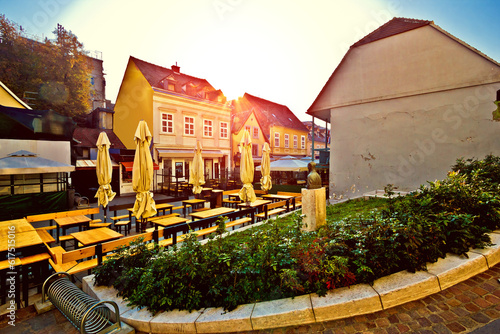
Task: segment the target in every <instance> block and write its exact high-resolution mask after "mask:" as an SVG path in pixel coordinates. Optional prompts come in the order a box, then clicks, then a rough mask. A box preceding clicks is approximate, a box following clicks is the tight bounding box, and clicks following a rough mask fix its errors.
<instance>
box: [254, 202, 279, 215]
mask: <svg viewBox="0 0 500 334" xmlns="http://www.w3.org/2000/svg"><path fill="white" fill-rule="evenodd" d="M282 212H286V201H279V202H275V203H270V204H266V205H264V209H263V211H262V212H261V213H259V214H257V215H255V216H256V217H257V220H267V219H269V216H273V215H278V214H280V213H282Z"/></svg>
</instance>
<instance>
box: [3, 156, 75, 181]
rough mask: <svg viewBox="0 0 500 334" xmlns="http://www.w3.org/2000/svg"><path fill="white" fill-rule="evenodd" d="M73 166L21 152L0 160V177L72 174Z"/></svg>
mask: <svg viewBox="0 0 500 334" xmlns="http://www.w3.org/2000/svg"><path fill="white" fill-rule="evenodd" d="M74 170H75V166H72V165H68V164H64V163H61V162H58V161H53V160H49V159H45V158H40V157H38V156H37V155H36V154H35V153H32V152H29V151H25V150H21V151H17V152H14V153H11V154H9V155H8V156H7V157H5V158H2V159H0V175H22V174H46V173H59V172H73V171H74Z"/></svg>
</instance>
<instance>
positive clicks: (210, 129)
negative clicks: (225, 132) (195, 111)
mask: <svg viewBox="0 0 500 334" xmlns="http://www.w3.org/2000/svg"><path fill="white" fill-rule="evenodd" d="M213 136H214V121H212V120H211V119H204V120H203V137H205V138H212V137H213Z"/></svg>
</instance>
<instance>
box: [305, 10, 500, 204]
mask: <svg viewBox="0 0 500 334" xmlns="http://www.w3.org/2000/svg"><path fill="white" fill-rule="evenodd" d="M499 90H500V64H499V63H498V62H496V61H495V60H493V59H491V58H489V57H488V56H486V55H484V54H483V53H481V52H480V51H478V50H477V49H475V48H473V47H471V46H470V45H468V44H466V43H465V42H463V41H461V40H460V39H458V38H457V37H455V36H453V35H451V34H449V33H448V32H446V31H444V30H443V29H441V28H440V27H439V26H437V25H436V24H434V22H432V21H424V20H414V19H406V18H394V19H392V20H390V21H389V22H387V23H386V24H384V25H382V26H381V27H380V28H378V29H376V30H375V31H373V32H372V33H370V34H368V35H367V36H365V37H364V38H362V39H361V40H359V41H358V42H356V43H355V44H353V45H352V46H351V47H350V49H349V50H348V52H347V53H346V54H345V56H344V58H343V59H342V61H341V62H340V64H339V65H338V66H337V68H336V69H335V71H334V72H333V74H332V75H331V76H330V79H329V80H328V81H327V83H326V84H325V86H324V87H323V88H322V90H321V91H320V92H319V94H318V96H317V98H316V100H315V101H314V103H313V104H312V105H311V107H310V108H309V110H308V112H307V113H308V114H309V115H312V116H314V117H315V118H319V119H321V120H323V121H327V122H329V123H330V124H331V151H330V183H331V184H330V192H331V195H333V194H335V195H336V196H338V195H343V196H349V197H351V196H356V195H360V194H363V193H365V192H368V191H372V190H377V189H383V188H384V186H386V185H387V184H393V185H394V186H395V187H397V188H398V189H399V190H401V191H411V190H415V189H416V188H418V187H419V186H420V185H422V184H425V183H426V182H427V181H433V180H436V179H443V178H444V177H446V174H447V172H448V171H449V170H450V166H452V165H453V164H454V163H455V161H456V159H457V158H460V157H466V158H472V157H474V158H483V157H484V156H485V155H487V154H495V155H499V154H500V140H499V139H500V137H499V129H500V123H499V122H498V120H499V119H500V118H499V117H498V115H497V116H495V114H494V113H493V112H494V111H495V109H496V107H495V106H494V102H495V101H496V100H498V97H497V92H498V91H499ZM492 113H493V114H492Z"/></svg>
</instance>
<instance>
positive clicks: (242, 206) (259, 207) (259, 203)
mask: <svg viewBox="0 0 500 334" xmlns="http://www.w3.org/2000/svg"><path fill="white" fill-rule="evenodd" d="M269 203H271V201H270V200H266V199H258V200H255V201H253V202H250V203H247V202H243V203H240V204H238V206H239V207H240V210H242V209H247V208H257V212H260V211H261V210H262V207H263V206H264V205H266V204H269Z"/></svg>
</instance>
